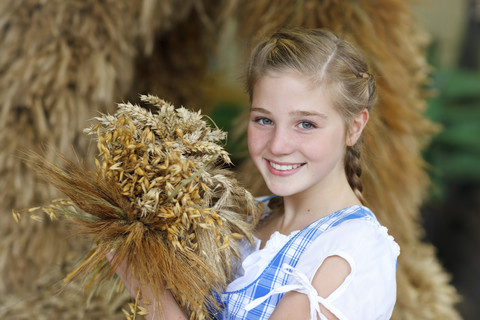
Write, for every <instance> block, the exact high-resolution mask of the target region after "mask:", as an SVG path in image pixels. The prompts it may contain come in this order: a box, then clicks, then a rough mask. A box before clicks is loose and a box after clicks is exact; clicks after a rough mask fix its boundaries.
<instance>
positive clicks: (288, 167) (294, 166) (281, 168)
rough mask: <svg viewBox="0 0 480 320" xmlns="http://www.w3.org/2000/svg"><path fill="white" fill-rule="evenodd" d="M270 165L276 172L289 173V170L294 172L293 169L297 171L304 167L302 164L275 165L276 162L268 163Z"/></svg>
mask: <svg viewBox="0 0 480 320" xmlns="http://www.w3.org/2000/svg"><path fill="white" fill-rule="evenodd" d="M268 163H269V164H270V166H272V168H274V169H276V170H279V171H288V170H293V169H297V168H299V167H301V166H303V165H304V164H303V163H300V164H286V165H285V164H278V163H275V162H272V161H268Z"/></svg>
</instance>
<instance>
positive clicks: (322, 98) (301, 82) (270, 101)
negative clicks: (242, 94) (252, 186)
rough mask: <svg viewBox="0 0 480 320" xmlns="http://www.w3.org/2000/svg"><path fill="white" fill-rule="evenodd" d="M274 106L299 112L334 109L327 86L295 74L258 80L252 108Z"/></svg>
mask: <svg viewBox="0 0 480 320" xmlns="http://www.w3.org/2000/svg"><path fill="white" fill-rule="evenodd" d="M274 106H282V107H283V109H284V108H286V107H288V108H287V109H289V110H291V109H292V108H293V110H297V109H298V111H299V112H309V110H312V112H318V109H319V108H320V109H324V108H327V109H328V108H333V105H332V103H331V101H330V98H329V95H328V90H327V88H326V87H325V86H323V85H318V84H315V83H314V82H313V81H312V80H311V78H310V77H308V76H304V75H301V74H298V73H295V72H281V73H279V72H275V73H270V74H268V75H265V76H263V77H261V78H260V79H258V81H257V83H256V84H255V86H254V88H253V95H252V107H257V108H260V107H261V108H266V109H269V108H271V107H274Z"/></svg>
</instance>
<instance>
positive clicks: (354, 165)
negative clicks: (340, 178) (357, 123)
mask: <svg viewBox="0 0 480 320" xmlns="http://www.w3.org/2000/svg"><path fill="white" fill-rule="evenodd" d="M361 148H362V143H361V141H357V143H356V144H355V145H353V146H347V151H346V154H345V173H346V175H347V180H348V183H349V184H350V187H351V188H352V190H353V192H354V193H355V195H356V196H357V198H358V199H359V200H360V202H361V203H362V204H366V203H365V198H364V197H363V194H362V191H363V185H362V180H361V179H360V176H361V175H362V166H361V164H360V152H361Z"/></svg>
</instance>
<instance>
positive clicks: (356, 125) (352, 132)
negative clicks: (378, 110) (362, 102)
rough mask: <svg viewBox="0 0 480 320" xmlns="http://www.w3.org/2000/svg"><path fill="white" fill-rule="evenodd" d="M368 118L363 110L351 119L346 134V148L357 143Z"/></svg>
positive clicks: (365, 110)
mask: <svg viewBox="0 0 480 320" xmlns="http://www.w3.org/2000/svg"><path fill="white" fill-rule="evenodd" d="M369 116H370V114H369V113H368V110H367V109H366V108H365V109H363V110H362V111H361V112H360V113H359V114H357V115H356V116H355V117H354V118H353V120H352V122H351V123H350V128H349V130H348V134H347V141H346V144H347V146H349V147H351V146H353V145H355V143H357V140H358V138H360V136H361V135H362V131H363V128H365V125H366V124H367V122H368V118H369Z"/></svg>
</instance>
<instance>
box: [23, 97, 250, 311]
mask: <svg viewBox="0 0 480 320" xmlns="http://www.w3.org/2000/svg"><path fill="white" fill-rule="evenodd" d="M141 100H142V101H143V102H146V103H148V104H150V105H151V106H153V107H154V108H156V109H155V113H152V112H151V111H147V110H146V109H144V108H142V107H140V106H137V105H132V104H130V103H127V104H120V105H119V108H118V110H117V112H116V113H115V114H114V115H109V114H105V115H102V116H101V117H98V118H96V120H97V124H95V125H93V126H92V127H90V128H88V129H86V130H85V132H86V133H87V134H90V135H96V140H97V149H98V152H99V153H98V157H97V159H96V171H89V170H88V169H87V168H86V167H84V166H78V165H76V164H74V163H73V162H71V161H69V160H67V159H65V158H63V163H64V165H65V169H63V167H64V165H63V164H62V165H61V166H59V165H56V164H54V163H52V162H50V161H48V160H47V161H46V160H45V158H44V157H42V156H40V155H38V154H35V153H32V154H31V155H30V158H29V160H28V161H29V163H30V164H31V165H32V167H33V168H34V169H35V171H36V172H37V173H38V174H39V175H40V176H41V177H43V178H45V179H46V180H47V181H49V182H50V183H52V184H53V185H54V186H55V187H56V188H57V189H58V190H60V191H61V192H62V193H64V194H65V195H66V196H67V197H68V198H69V199H68V200H56V201H52V202H51V203H50V204H49V205H47V206H43V207H41V210H42V211H43V212H44V213H45V214H46V215H48V216H49V217H50V218H52V219H56V218H57V216H58V214H62V215H66V216H68V217H70V218H71V219H73V221H76V222H78V223H79V224H80V225H82V226H83V229H82V232H83V233H86V234H89V235H91V236H92V239H93V242H94V243H95V246H94V248H93V249H92V250H91V251H90V253H89V254H88V255H87V256H86V258H85V259H84V260H83V262H82V263H81V264H80V265H79V266H78V267H77V268H76V269H75V270H74V271H73V272H72V274H71V275H69V277H68V278H67V280H75V279H78V278H80V277H82V276H83V277H84V276H86V275H89V276H90V277H91V278H92V279H91V280H90V281H91V282H92V281H93V282H94V281H97V280H98V281H102V280H104V279H105V278H106V277H108V276H110V275H111V273H112V272H111V271H108V272H107V271H105V272H104V270H107V269H108V268H107V267H108V263H106V259H105V256H106V254H107V253H109V252H111V251H112V250H114V252H115V258H114V262H113V265H114V266H116V265H117V264H118V263H119V262H121V261H124V260H126V261H127V264H128V266H129V268H131V270H133V272H134V274H135V275H136V277H137V278H138V280H139V281H140V283H142V284H149V285H150V286H151V287H152V290H153V292H154V293H155V294H157V295H158V294H160V292H161V290H163V289H164V288H168V289H169V290H171V292H172V294H173V296H174V297H175V298H176V299H177V301H178V302H179V303H180V305H181V306H182V307H184V308H185V309H186V310H187V311H188V313H189V314H190V317H191V318H192V319H204V318H209V312H208V309H209V308H215V307H217V305H216V301H215V298H214V297H215V295H216V294H219V293H221V292H223V290H225V287H226V284H227V281H228V280H229V279H231V271H232V263H234V261H235V260H236V259H238V258H239V257H240V256H239V241H240V240H239V239H241V238H244V237H245V238H246V239H247V240H250V241H252V238H251V234H252V232H253V227H254V226H255V224H256V222H257V221H258V217H259V207H258V206H257V204H256V203H255V201H254V198H253V197H252V195H251V194H250V193H249V192H248V191H246V190H245V189H244V188H243V187H242V186H241V185H239V183H238V182H237V180H236V179H235V178H234V177H233V175H232V173H231V171H229V170H227V169H225V168H223V167H224V166H225V165H228V164H230V159H229V157H228V154H227V153H226V151H224V150H223V148H222V146H221V145H220V144H219V143H221V142H222V140H223V139H224V138H225V136H226V134H225V133H224V132H222V131H221V130H219V129H211V127H210V125H209V124H208V122H207V121H205V120H204V119H203V116H202V115H201V114H200V112H191V111H188V110H187V109H185V108H178V109H175V108H174V107H173V106H172V105H170V104H168V103H166V102H165V101H163V100H161V99H159V98H157V97H155V96H141ZM36 209H38V208H33V209H32V210H27V213H29V214H32V212H33V213H34V212H35V210H36ZM14 216H15V218H16V219H18V217H19V216H18V213H17V212H14ZM33 217H34V218H36V217H37V215H36V214H34V215H33Z"/></svg>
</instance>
